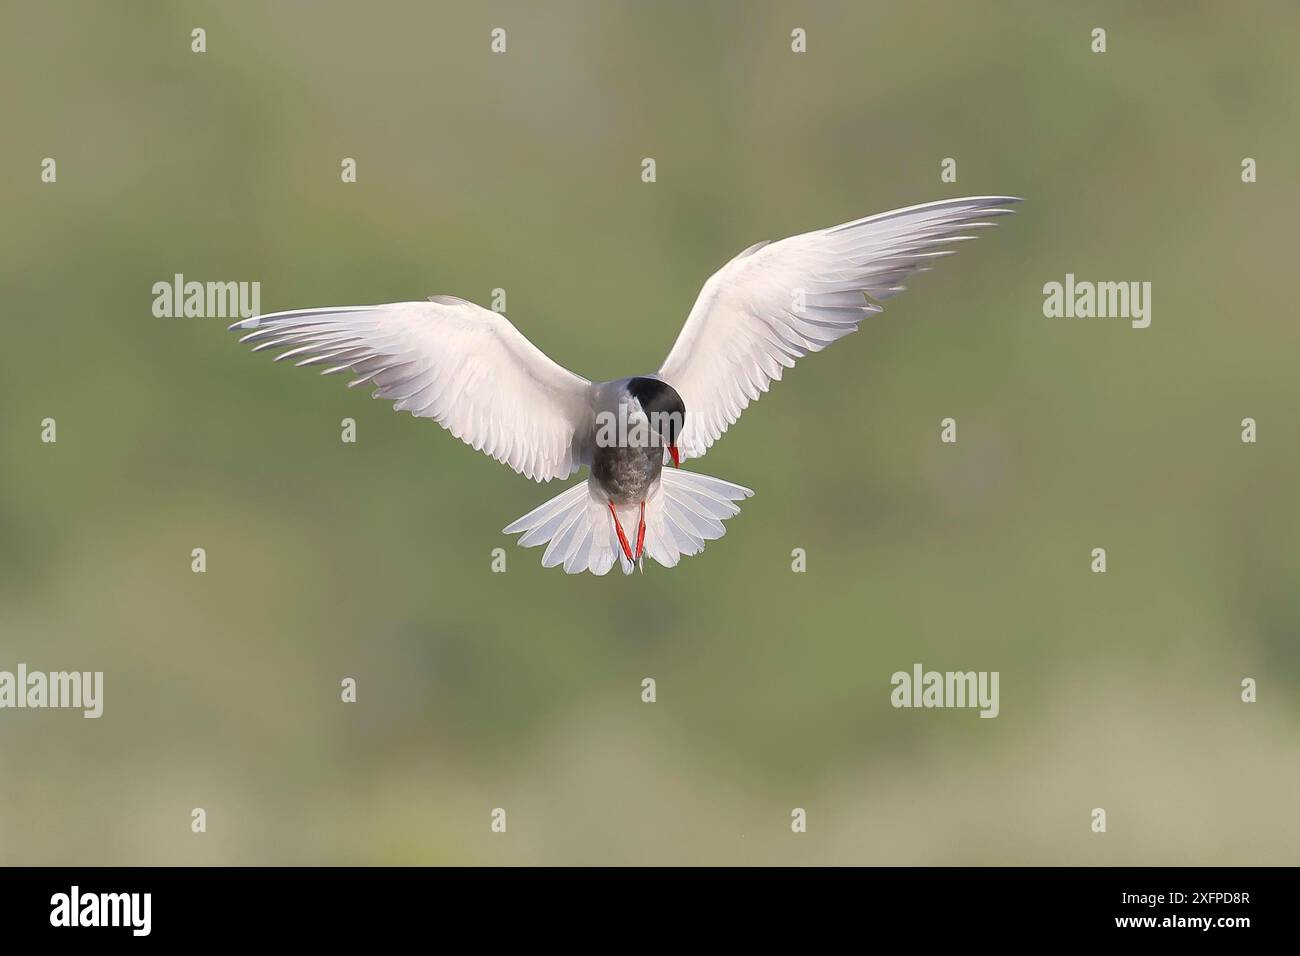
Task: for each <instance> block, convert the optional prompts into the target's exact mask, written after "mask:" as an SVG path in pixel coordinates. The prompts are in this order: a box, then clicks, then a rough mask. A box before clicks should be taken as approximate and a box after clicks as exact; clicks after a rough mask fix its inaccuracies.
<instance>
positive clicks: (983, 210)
mask: <svg viewBox="0 0 1300 956" xmlns="http://www.w3.org/2000/svg"><path fill="white" fill-rule="evenodd" d="M1015 202H1019V200H1018V199H1015V198H1012V197H1010V196H976V197H969V198H966V199H945V200H942V201H940V202H932V203H926V204H925V205H921V206H909V207H907V208H906V209H895V210H893V211H892V212H885V213H880V214H879V215H876V216H869V217H868V218H866V219H859V220H857V221H856V222H847V223H845V224H844V225H842V226H832V227H831V228H829V229H821V230H818V231H817V232H809V233H804V234H803V235H800V236H791V237H790V238H789V239H782V240H780V241H779V242H773V243H759V244H758V245H756V246H751V247H750V248H748V249H746V250H745V251H744V252H742V253H741V254H740V255H738V256H736V258H734V259H732V260H731V261H730V262H728V263H727V264H726V265H725V266H723V267H722V268H721V269H719V270H718V271H717V272H715V273H714V274H713V275H712V276H711V277H710V278H709V280H708V281H707V282H706V283H704V288H703V289H701V290H700V295H699V298H697V299H696V300H695V307H694V308H692V309H691V314H690V316H689V317H688V318H687V319H686V325H685V326H683V327H682V331H681V334H680V335H678V337H677V342H676V343H675V344H674V345H673V348H672V351H671V352H669V353H668V358H666V359H665V360H664V364H663V366H662V367H661V368H660V369H659V374H660V376H661V377H662V378H663V379H664V380H665V381H667V382H668V383H669V384H670V385H672V386H673V387H674V388H675V389H677V391H678V393H680V395H681V396H682V400H683V401H684V402H685V403H686V427H685V429H684V431H683V434H682V438H681V441H680V442H679V443H678V444H679V446H680V448H681V451H682V452H683V453H684V454H685V455H687V456H689V457H693V458H698V457H699V456H701V455H703V454H704V453H705V451H707V450H708V448H709V446H710V445H712V444H713V443H714V442H715V441H717V440H718V438H720V437H721V436H722V433H723V432H725V431H726V430H727V427H728V426H729V425H732V424H734V423H735V421H736V419H738V418H739V417H740V413H741V412H742V411H744V409H745V407H746V406H748V405H749V403H750V402H752V401H754V400H755V399H757V398H758V397H759V395H760V394H761V393H763V392H766V391H767V389H768V387H769V386H770V385H771V383H772V382H773V381H779V380H780V378H781V374H782V371H783V370H784V369H787V368H791V367H792V366H793V365H794V363H795V359H798V358H802V357H803V356H805V355H807V354H808V353H809V352H820V351H821V350H822V349H824V348H825V347H826V346H828V345H830V344H831V343H832V342H834V341H835V340H836V339H839V338H842V337H844V336H846V335H848V334H849V333H850V332H855V331H857V328H858V323H859V322H860V321H862V319H863V317H864V316H866V315H869V314H871V313H873V312H879V311H881V307H880V306H878V305H874V304H872V303H871V302H869V301H867V298H866V297H867V296H870V297H871V298H872V299H875V300H877V301H881V300H884V299H888V298H889V297H890V296H892V295H894V294H895V293H898V292H901V291H903V286H902V285H901V283H902V282H903V280H904V279H906V278H907V277H908V276H910V275H911V274H912V273H914V272H921V271H924V270H925V269H926V268H927V267H928V266H929V265H930V263H932V262H933V261H934V260H935V259H937V258H938V257H940V256H946V255H951V254H952V252H953V251H954V250H952V249H948V248H945V247H946V246H949V245H951V244H952V243H955V242H959V241H962V240H965V239H973V238H975V237H974V236H973V235H967V234H965V233H967V231H968V230H975V229H978V228H981V227H983V226H990V225H992V224H993V223H992V222H991V221H989V220H991V219H993V218H994V217H996V216H1001V215H1004V214H1006V213H1008V212H1010V211H1011V210H1010V209H1008V208H1006V207H1007V206H1009V205H1010V204H1012V203H1015Z"/></svg>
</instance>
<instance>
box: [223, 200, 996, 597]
mask: <svg viewBox="0 0 1300 956" xmlns="http://www.w3.org/2000/svg"><path fill="white" fill-rule="evenodd" d="M1016 202H1019V200H1018V199H1016V198H1015V197H1011V196H975V197H968V198H964V199H945V200H941V201H940V202H932V203H926V204H923V205H920V206H908V207H907V208H904V209H895V210H893V211H891V212H884V213H880V214H878V215H875V216H868V217H867V218H866V219H858V220H855V221H853V222H847V223H844V224H843V225H839V226H832V227H830V228H827V229H819V230H817V231H815V232H808V233H803V234H802V235H797V236H791V237H789V238H787V239H782V240H780V241H778V242H760V243H757V244H755V245H752V246H750V247H749V248H747V249H745V250H744V251H743V252H741V253H740V254H739V255H737V256H736V257H735V258H734V259H732V260H731V261H730V262H728V263H727V264H726V265H724V266H723V267H722V268H721V269H719V270H718V271H717V272H715V273H714V274H713V275H712V276H711V277H710V278H709V280H708V281H707V282H705V283H704V287H703V288H702V289H701V290H700V294H699V297H698V298H697V299H696V300H695V306H694V307H693V308H692V309H691V312H690V315H689V316H688V317H687V319H686V324H685V325H684V326H683V327H682V330H681V333H680V334H679V335H678V337H677V341H676V343H675V344H674V345H673V347H672V351H670V352H669V353H668V357H667V358H666V359H664V361H663V364H662V365H660V366H659V369H658V371H656V372H652V373H648V374H644V375H634V376H630V377H628V378H620V379H615V380H613V381H608V382H590V381H588V380H587V379H585V378H583V377H582V376H580V375H575V374H574V373H573V372H570V371H569V370H568V369H565V368H562V367H561V366H559V365H557V364H556V363H555V362H553V361H552V360H551V359H550V358H548V357H547V356H546V355H545V354H544V353H543V352H542V351H541V350H540V349H538V348H537V347H536V346H535V345H533V344H532V343H531V342H529V341H528V339H526V338H525V337H524V336H523V334H522V333H521V332H520V331H519V330H518V329H517V328H515V327H514V326H513V325H512V324H511V323H510V322H509V320H507V319H506V317H505V316H504V315H502V314H500V313H498V312H494V311H491V310H489V309H484V308H482V307H480V306H477V305H474V304H473V303H471V302H467V301H465V300H464V299H459V298H455V297H454V296H445V295H435V296H430V297H429V299H428V301H424V302H396V303H391V304H388V305H357V306H339V307H336V308H318V309H303V310H299V311H293V312H275V313H272V314H269V315H259V316H255V317H253V318H250V319H244V320H242V321H239V322H236V323H234V324H233V325H231V326H230V328H231V329H240V330H251V331H248V334H246V335H244V336H243V337H242V338H241V339H240V341H241V342H251V343H254V348H253V351H261V350H263V349H277V348H286V349H287V350H286V351H283V352H281V353H280V354H279V355H277V356H276V361H281V360H283V359H297V360H298V361H297V362H296V363H295V364H297V365H325V366H326V368H325V369H324V370H323V371H322V373H321V374H323V375H330V374H333V373H336V372H344V371H347V372H350V373H352V374H354V375H355V376H356V378H354V379H353V380H352V381H351V382H349V383H348V386H349V387H350V388H351V387H355V386H358V385H365V384H370V385H372V386H374V389H375V390H374V392H373V397H375V398H381V399H388V400H390V401H393V402H395V405H394V408H395V409H396V410H398V411H409V412H410V413H411V414H412V415H415V416H417V417H419V418H431V419H433V420H434V421H436V422H437V423H438V424H440V425H441V426H442V427H443V428H445V429H447V430H448V431H450V432H451V433H452V434H453V435H455V436H456V437H457V438H459V439H461V441H463V442H465V443H466V444H468V445H472V446H473V447H474V448H476V449H478V450H480V451H483V452H485V453H486V454H488V455H491V456H492V457H493V458H495V459H496V460H497V461H500V462H504V463H505V464H507V465H509V466H510V467H511V468H513V469H514V470H515V471H517V472H519V473H520V474H522V475H524V476H525V477H528V478H532V479H534V480H536V481H539V482H540V481H550V480H551V479H553V478H568V477H569V476H570V475H572V474H574V473H575V472H577V471H578V470H579V469H580V468H582V467H583V466H586V467H587V468H588V469H589V476H588V477H587V479H586V480H584V481H581V482H578V483H577V484H575V485H573V486H572V487H571V488H569V489H568V490H567V491H565V492H563V493H562V494H560V495H558V496H557V497H555V498H552V499H550V500H549V501H547V502H545V503H544V504H542V505H541V506H539V507H537V508H535V509H534V510H532V511H530V512H529V513H528V514H526V515H524V516H523V517H522V518H519V519H518V520H517V521H514V522H512V523H511V524H510V525H508V526H507V527H506V528H505V531H504V533H506V534H520V535H522V537H521V538H520V539H519V543H520V544H521V545H522V546H524V547H532V546H535V545H542V544H545V545H547V548H546V551H545V552H544V554H543V556H542V564H543V566H545V567H554V566H556V565H563V567H564V570H565V571H567V572H568V573H570V574H578V573H581V572H583V571H591V572H592V573H594V574H598V575H599V574H605V573H606V572H608V571H609V570H610V569H611V568H612V567H613V566H614V564H615V563H618V564H619V565H620V567H621V569H622V570H623V572H624V573H625V574H631V573H632V571H633V570H634V569H635V568H636V567H637V566H638V564H639V565H641V566H642V568H644V556H645V555H649V556H650V557H651V558H652V559H654V560H655V561H657V562H658V563H659V564H661V565H664V566H665V567H673V566H675V565H676V564H677V563H678V561H679V560H680V559H681V557H682V556H683V555H692V554H698V553H699V552H700V551H702V550H703V549H704V543H705V542H706V541H712V540H715V539H717V538H720V537H722V535H723V534H724V532H725V529H724V528H723V524H722V522H723V521H725V520H726V519H728V518H731V517H733V516H734V515H736V514H738V513H739V511H740V507H739V506H738V505H737V504H736V502H738V501H742V500H744V499H745V498H748V497H750V496H751V495H752V494H753V492H752V491H750V490H749V489H748V488H743V487H741V486H740V485H736V484H732V483H731V482H729V481H722V480H721V479H718V478H712V477H709V476H708V475H703V474H700V473H698V472H693V471H686V470H681V469H680V464H681V462H682V461H683V460H689V459H692V458H699V457H701V456H702V455H703V454H704V453H705V452H706V451H708V450H709V448H710V447H711V446H712V445H713V443H714V442H715V441H717V440H718V439H719V438H721V437H722V435H723V433H724V432H726V430H727V428H728V427H729V426H731V425H733V424H735V422H736V420H737V419H738V418H739V417H740V413H741V412H742V411H744V409H745V408H746V407H748V405H749V403H750V402H752V401H754V400H756V399H757V398H758V397H759V396H760V395H761V394H762V393H763V392H766V391H767V390H768V387H769V386H770V385H771V384H772V382H774V381H779V380H780V379H781V375H782V373H783V372H784V370H785V369H787V368H791V367H793V366H794V364H795V360H796V359H799V358H802V357H803V356H805V355H807V354H808V353H810V352H820V351H821V350H822V349H823V348H825V347H826V346H828V345H830V344H831V343H832V342H834V341H836V340H837V339H840V338H843V337H844V336H846V335H848V334H849V333H850V332H855V331H857V328H858V323H859V322H861V321H862V320H863V318H864V317H865V316H868V315H871V314H872V313H875V312H880V311H881V307H880V306H879V305H878V304H876V303H878V302H881V301H884V300H885V299H888V298H889V297H890V296H893V295H895V294H896V293H898V292H901V291H903V288H904V287H903V285H902V284H901V283H902V282H903V280H905V279H906V278H907V277H908V276H910V275H912V274H913V273H915V272H923V271H926V270H927V269H928V267H929V266H930V264H931V263H932V262H933V261H934V260H936V259H938V258H940V257H942V256H946V255H951V254H952V252H953V251H954V250H952V249H950V248H947V247H949V246H951V245H953V244H955V243H958V242H961V241H963V240H967V239H973V238H975V237H974V236H973V235H967V234H966V233H968V232H972V231H974V230H976V229H979V228H982V227H985V226H991V225H993V223H992V222H991V220H992V219H994V218H996V217H997V216H1001V215H1005V214H1007V213H1009V212H1011V209H1010V208H1008V207H1009V206H1010V205H1011V204H1013V203H1016ZM670 464H671V465H672V466H673V467H668V466H669V465H670Z"/></svg>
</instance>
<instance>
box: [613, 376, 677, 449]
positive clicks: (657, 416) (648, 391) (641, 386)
mask: <svg viewBox="0 0 1300 956" xmlns="http://www.w3.org/2000/svg"><path fill="white" fill-rule="evenodd" d="M627 390H628V391H629V392H630V393H631V394H632V396H633V397H634V398H635V399H636V400H637V401H638V402H640V403H641V409H642V411H644V412H645V413H646V415H647V416H649V418H650V424H651V427H654V428H655V430H656V431H658V433H659V435H660V437H661V438H663V440H664V441H665V442H667V443H668V444H670V445H675V444H677V439H678V438H679V437H680V436H681V433H682V429H683V428H685V427H686V403H685V402H683V401H682V397H681V396H680V395H678V394H677V389H675V388H673V387H672V386H671V385H669V384H668V383H667V382H664V381H660V380H659V379H657V378H634V379H632V380H631V381H629V382H628V383H627Z"/></svg>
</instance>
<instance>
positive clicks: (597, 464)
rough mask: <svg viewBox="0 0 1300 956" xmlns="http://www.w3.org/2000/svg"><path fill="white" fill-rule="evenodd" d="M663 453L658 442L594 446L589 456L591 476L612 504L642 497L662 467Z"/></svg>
mask: <svg viewBox="0 0 1300 956" xmlns="http://www.w3.org/2000/svg"><path fill="white" fill-rule="evenodd" d="M663 455H664V452H663V449H662V448H660V447H659V446H658V445H653V446H650V447H646V448H618V447H613V448H597V449H596V450H595V452H594V453H593V455H592V458H591V476H592V477H593V478H595V479H596V483H597V484H598V485H600V487H601V489H602V490H603V491H604V492H605V494H607V495H609V497H610V500H611V501H613V502H614V503H615V504H618V505H626V504H633V503H635V502H639V501H644V500H645V498H646V495H647V494H648V493H649V491H650V486H651V485H652V484H654V481H655V479H656V478H658V477H659V472H660V471H662V470H663V463H664V459H663Z"/></svg>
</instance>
